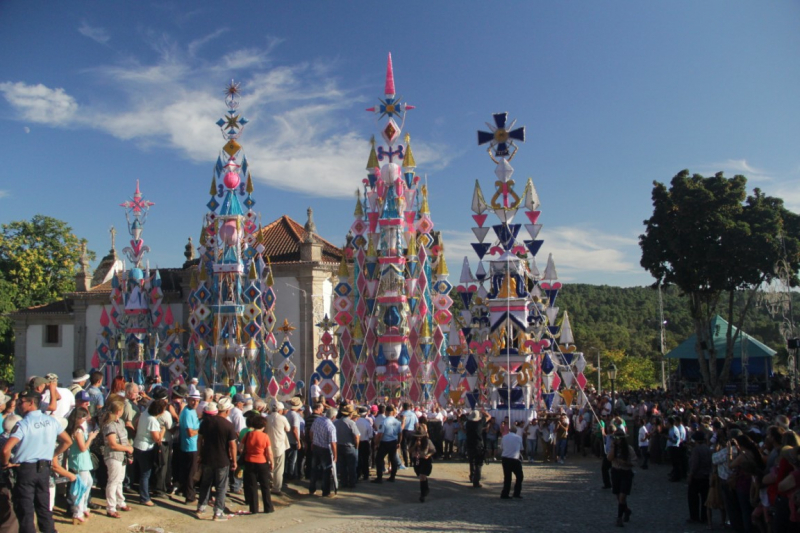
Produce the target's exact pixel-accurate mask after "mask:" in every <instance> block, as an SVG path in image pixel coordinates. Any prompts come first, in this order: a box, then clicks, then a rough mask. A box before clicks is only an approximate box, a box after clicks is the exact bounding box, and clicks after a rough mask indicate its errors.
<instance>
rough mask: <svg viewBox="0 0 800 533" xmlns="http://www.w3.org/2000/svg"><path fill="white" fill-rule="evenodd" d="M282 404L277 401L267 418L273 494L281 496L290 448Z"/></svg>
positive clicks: (289, 428)
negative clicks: (287, 451) (287, 453)
mask: <svg viewBox="0 0 800 533" xmlns="http://www.w3.org/2000/svg"><path fill="white" fill-rule="evenodd" d="M284 409H285V407H284V405H283V403H282V402H278V401H276V402H275V403H273V404H272V407H271V408H270V411H271V412H270V414H269V415H268V416H267V436H268V437H269V442H270V444H271V445H272V494H277V495H279V496H280V495H281V494H282V493H281V489H282V488H283V469H284V466H285V465H286V462H285V461H284V459H286V450H287V449H288V448H289V435H288V433H289V431H291V427H290V426H289V421H288V420H286V417H285V416H283V410H284Z"/></svg>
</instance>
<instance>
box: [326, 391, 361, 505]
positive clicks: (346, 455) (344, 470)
mask: <svg viewBox="0 0 800 533" xmlns="http://www.w3.org/2000/svg"><path fill="white" fill-rule="evenodd" d="M354 416H357V415H356V413H355V411H354V410H353V406H352V405H347V404H345V405H343V406H342V407H341V408H340V409H339V418H338V419H337V420H336V422H334V423H333V425H334V427H335V428H336V448H337V450H338V452H339V453H338V455H339V460H338V462H337V466H336V468H337V470H338V472H339V476H340V477H341V478H342V486H344V487H345V488H348V489H353V488H355V486H356V478H357V466H358V443H359V439H360V437H361V434H360V433H359V431H358V427H356V423H355V422H354V421H353V417H354Z"/></svg>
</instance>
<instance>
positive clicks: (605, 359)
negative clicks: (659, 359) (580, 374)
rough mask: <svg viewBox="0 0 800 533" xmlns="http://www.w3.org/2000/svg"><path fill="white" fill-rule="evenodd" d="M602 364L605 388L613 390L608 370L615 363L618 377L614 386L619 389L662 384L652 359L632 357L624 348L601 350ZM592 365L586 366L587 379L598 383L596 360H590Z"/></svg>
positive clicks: (642, 387)
mask: <svg viewBox="0 0 800 533" xmlns="http://www.w3.org/2000/svg"><path fill="white" fill-rule="evenodd" d="M600 355H601V358H602V365H603V369H601V374H600V382H601V386H602V387H603V390H607V391H610V390H611V381H609V379H608V375H607V374H606V370H608V367H609V366H610V365H611V363H614V365H616V367H617V379H616V381H615V383H614V388H615V390H617V391H623V390H634V389H645V388H650V387H657V386H660V385H661V380H660V379H658V378H657V377H656V364H655V361H653V360H652V359H647V358H645V357H632V356H630V355H627V354H626V353H625V352H624V351H623V350H603V351H602V352H601V354H600ZM589 363H591V366H588V367H587V368H586V373H585V375H586V380H587V383H589V384H594V383H597V368H596V367H595V363H594V361H589Z"/></svg>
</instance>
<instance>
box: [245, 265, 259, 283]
mask: <svg viewBox="0 0 800 533" xmlns="http://www.w3.org/2000/svg"><path fill="white" fill-rule="evenodd" d="M247 279H258V276H257V275H256V262H255V261H250V272H249V273H248V275H247Z"/></svg>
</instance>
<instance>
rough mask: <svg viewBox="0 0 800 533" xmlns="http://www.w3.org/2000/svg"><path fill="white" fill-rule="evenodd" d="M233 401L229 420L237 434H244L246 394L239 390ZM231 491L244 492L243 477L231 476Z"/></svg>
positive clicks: (232, 397) (245, 425)
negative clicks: (243, 409)
mask: <svg viewBox="0 0 800 533" xmlns="http://www.w3.org/2000/svg"><path fill="white" fill-rule="evenodd" d="M230 399H231V400H232V401H233V407H232V408H231V410H230V413H228V420H230V422H231V424H233V429H235V430H236V434H237V435H241V434H242V430H243V429H244V428H246V427H247V421H246V420H245V419H244V412H243V411H242V408H243V407H244V403H245V402H244V395H243V394H241V393H239V392H237V393H234V394H233V395H232V396H231V398H230ZM230 482H231V492H232V493H234V494H241V493H242V478H238V477H236V476H231V478H230Z"/></svg>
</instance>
